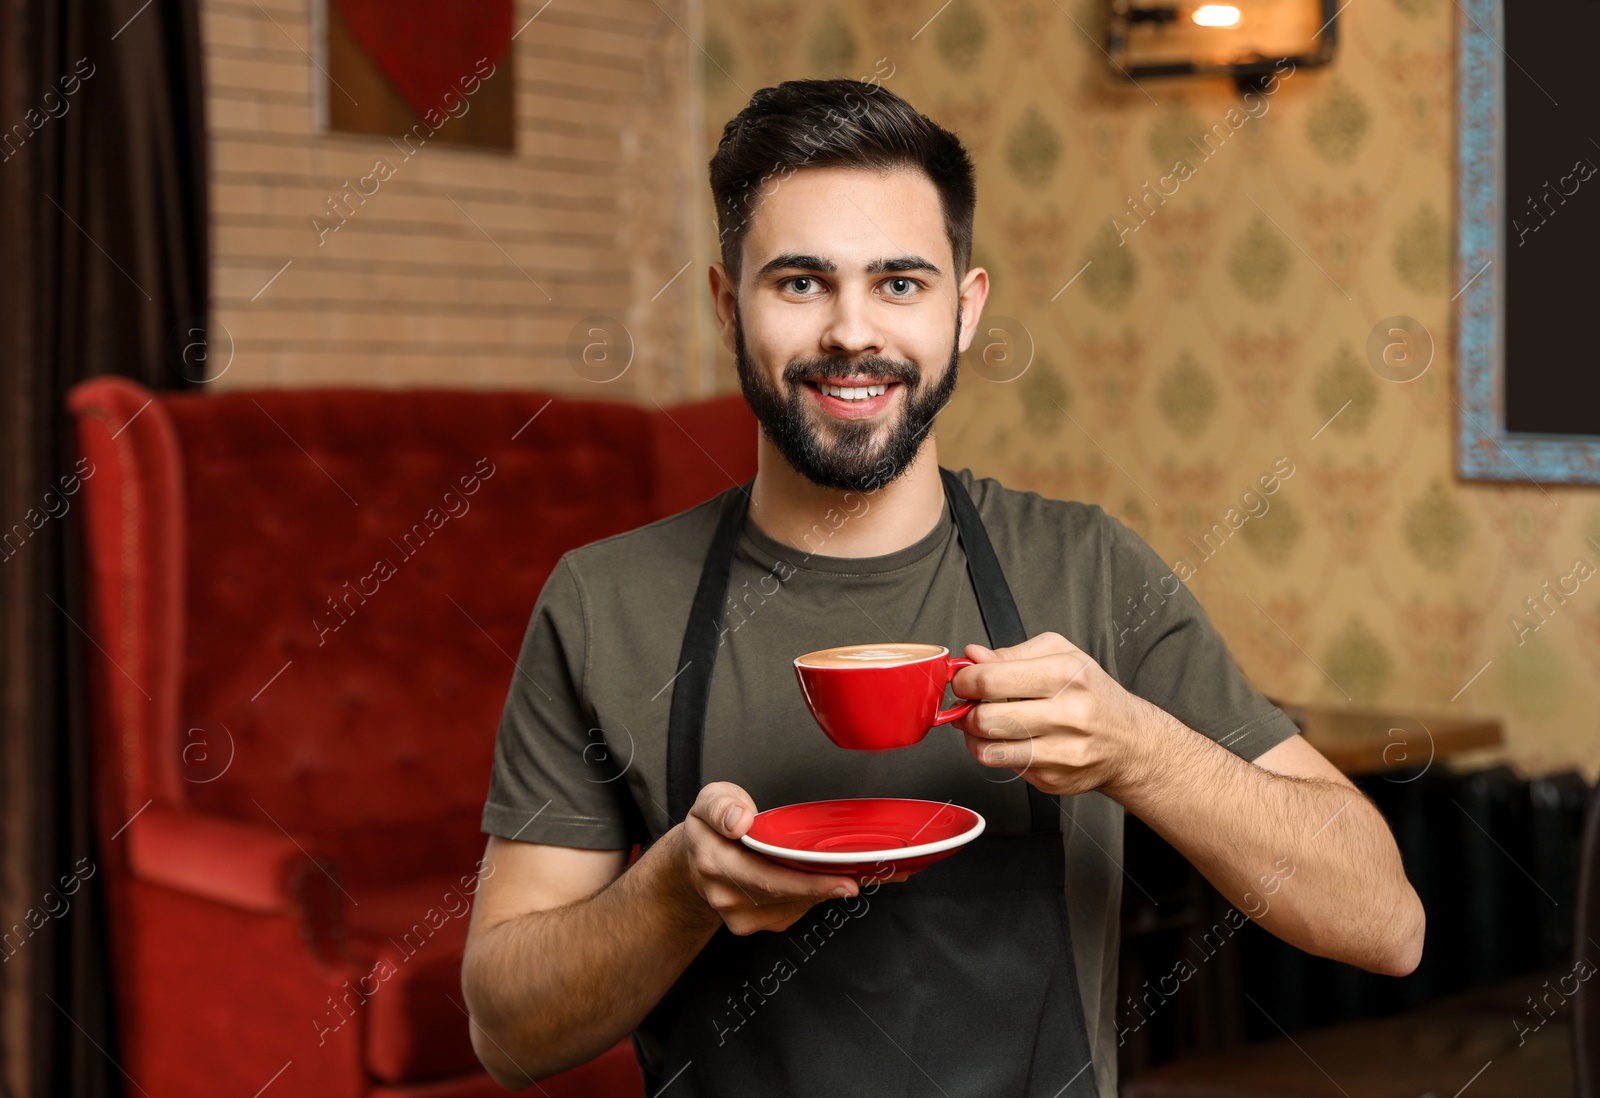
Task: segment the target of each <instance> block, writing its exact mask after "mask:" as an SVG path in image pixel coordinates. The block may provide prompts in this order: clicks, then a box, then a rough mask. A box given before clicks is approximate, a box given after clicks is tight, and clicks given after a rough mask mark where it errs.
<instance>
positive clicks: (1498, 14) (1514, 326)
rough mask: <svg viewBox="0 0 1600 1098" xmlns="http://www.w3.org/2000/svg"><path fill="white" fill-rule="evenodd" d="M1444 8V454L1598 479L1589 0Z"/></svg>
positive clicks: (1499, 474) (1473, 464) (1567, 479)
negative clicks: (1451, 198)
mask: <svg viewBox="0 0 1600 1098" xmlns="http://www.w3.org/2000/svg"><path fill="white" fill-rule="evenodd" d="M1457 8H1458V14H1457V17H1456V22H1457V27H1458V35H1457V53H1456V58H1457V61H1456V66H1457V69H1456V72H1457V92H1456V95H1457V126H1458V142H1457V157H1458V173H1457V180H1458V183H1457V186H1458V192H1457V213H1456V218H1457V234H1456V240H1457V244H1456V261H1457V262H1456V271H1457V280H1456V284H1457V286H1458V287H1459V289H1458V290H1457V293H1456V297H1455V309H1456V351H1457V364H1458V371H1459V373H1458V388H1459V396H1458V398H1457V400H1456V404H1457V408H1458V417H1457V418H1458V430H1457V445H1456V457H1457V466H1458V469H1459V472H1460V475H1461V476H1462V477H1463V478H1464V479H1468V480H1491V481H1533V482H1535V483H1555V484H1600V368H1597V366H1600V350H1597V341H1596V338H1595V335H1594V331H1595V325H1594V319H1595V315H1596V311H1597V310H1596V304H1597V298H1600V294H1597V292H1596V291H1597V288H1600V277H1597V271H1596V256H1597V255H1600V126H1597V125H1596V124H1595V118H1596V117H1597V115H1600V90H1597V88H1596V85H1595V83H1594V77H1593V72H1592V70H1591V69H1590V68H1589V65H1588V62H1589V58H1588V57H1587V54H1588V53H1589V52H1591V51H1592V49H1593V46H1594V43H1595V42H1596V41H1600V4H1596V3H1588V2H1566V3H1559V4H1553V5H1552V4H1506V3H1504V0H1459V3H1458V4H1457Z"/></svg>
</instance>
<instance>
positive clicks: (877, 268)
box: [867, 255, 943, 274]
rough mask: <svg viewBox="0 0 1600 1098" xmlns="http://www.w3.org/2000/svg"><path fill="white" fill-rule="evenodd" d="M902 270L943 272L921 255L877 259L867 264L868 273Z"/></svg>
mask: <svg viewBox="0 0 1600 1098" xmlns="http://www.w3.org/2000/svg"><path fill="white" fill-rule="evenodd" d="M900 271H928V272H929V273H931V274H941V273H943V272H941V271H940V270H939V268H938V267H936V266H935V265H934V264H932V263H929V262H928V261H927V260H926V259H923V258H922V257H921V256H920V255H902V256H896V257H895V258H893V259H875V260H873V261H872V262H871V263H869V264H867V273H868V274H892V273H897V272H900Z"/></svg>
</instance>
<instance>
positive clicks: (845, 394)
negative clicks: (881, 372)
mask: <svg viewBox="0 0 1600 1098" xmlns="http://www.w3.org/2000/svg"><path fill="white" fill-rule="evenodd" d="M817 388H819V389H821V390H822V391H823V392H824V393H826V394H828V395H829V396H831V397H838V398H839V399H840V400H871V399H872V398H873V397H875V396H882V395H883V394H884V393H886V392H888V391H889V386H887V385H865V386H862V387H860V388H855V389H846V388H844V387H843V386H839V385H829V384H827V383H826V382H822V381H819V382H817Z"/></svg>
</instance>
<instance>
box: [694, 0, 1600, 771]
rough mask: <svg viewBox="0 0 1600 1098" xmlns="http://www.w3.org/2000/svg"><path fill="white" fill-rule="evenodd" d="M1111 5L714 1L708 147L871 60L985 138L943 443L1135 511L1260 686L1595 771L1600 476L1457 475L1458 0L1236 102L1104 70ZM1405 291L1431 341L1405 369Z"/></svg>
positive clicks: (705, 46)
mask: <svg viewBox="0 0 1600 1098" xmlns="http://www.w3.org/2000/svg"><path fill="white" fill-rule="evenodd" d="M1101 6H1102V5H1101V4H1100V3H1098V2H1095V0H1060V3H1056V2H1053V0H1042V2H1035V0H988V2H978V0H951V2H950V3H948V4H946V5H945V6H944V7H942V8H941V7H940V6H939V3H938V0H873V2H872V3H869V4H851V3H846V2H843V0H836V2H833V3H822V4H817V5H795V4H790V3H787V2H786V0H715V2H712V3H708V4H706V5H705V7H704V9H703V11H702V12H701V20H702V22H701V25H700V26H699V27H698V28H697V29H698V30H699V32H700V36H699V40H698V42H697V45H698V47H699V49H698V51H697V52H698V54H699V57H700V69H701V72H700V79H701V80H702V81H703V89H704V104H705V107H704V110H705V116H704V121H705V126H704V131H703V136H704V140H705V142H706V147H705V154H706V156H707V157H709V155H710V153H711V152H712V151H713V150H714V148H715V143H716V139H717V137H718V136H719V135H720V133H721V129H722V125H723V123H724V122H725V121H726V120H727V119H728V118H729V117H730V116H731V115H733V114H734V113H735V112H736V111H737V110H738V109H739V108H740V107H741V106H742V105H743V103H744V101H745V99H746V98H747V96H748V93H749V92H752V91H754V90H755V89H757V88H759V87H763V86H765V85H768V84H772V83H776V82H777V81H779V80H782V79H786V78H791V77H800V76H853V77H867V76H870V75H871V74H874V73H876V74H877V75H878V77H879V79H880V80H881V82H882V83H883V84H884V85H885V86H886V87H889V88H891V89H893V90H894V91H896V92H897V93H899V94H901V95H903V96H905V97H906V98H907V99H909V100H910V101H911V102H912V103H914V104H915V105H916V106H918V108H919V109H921V110H922V111H923V112H924V113H927V114H928V115H930V116H931V117H933V118H935V119H936V120H938V121H940V122H941V123H942V124H944V125H946V126H948V127H950V128H952V129H954V130H955V131H956V132H957V133H959V134H960V135H961V137H962V139H963V140H964V141H965V142H966V143H967V144H968V146H969V148H970V149H971V151H972V152H973V154H974V157H975V160H976V162H977V165H978V182H979V209H978V221H977V229H976V243H975V247H974V252H975V257H974V258H975V262H977V263H979V264H981V265H982V266H984V267H986V268H988V269H989V271H990V273H991V276H992V277H993V280H994V292H993V294H992V296H991V298H990V303H989V307H988V311H987V315H986V317H985V319H986V321H988V322H989V323H987V324H986V325H985V331H986V334H985V335H982V336H980V338H979V340H978V341H977V342H976V343H975V346H974V351H973V352H972V353H971V354H969V355H968V356H967V357H966V359H965V360H964V376H963V380H962V383H961V387H960V389H959V390H958V392H957V395H956V398H955V401H954V403H953V405H952V406H951V408H950V409H949V410H948V411H947V412H946V413H945V414H944V415H943V416H942V417H941V419H940V425H939V437H940V442H941V460H942V462H943V464H945V465H948V466H954V467H960V466H963V465H970V466H971V467H972V468H973V469H974V470H976V471H978V472H980V473H982V474H985V475H992V476H996V477H998V478H999V479H1000V480H1001V481H1002V482H1004V483H1006V484H1008V485H1010V486H1012V487H1016V488H1026V489H1033V490H1036V491H1038V492H1041V493H1043V494H1045V495H1048V496H1054V497H1058V498H1069V499H1082V500H1088V501H1093V502H1096V503H1099V504H1101V505H1102V506H1104V507H1105V508H1106V509H1107V510H1108V511H1110V512H1111V513H1112V514H1115V515H1117V516H1118V517H1120V518H1121V519H1123V520H1124V521H1125V522H1127V523H1128V524H1129V525H1131V526H1132V527H1133V528H1134V529H1136V530H1138V531H1139V532H1140V533H1141V534H1142V535H1143V536H1144V537H1145V538H1146V540H1148V541H1149V542H1150V543H1151V545H1152V546H1154V547H1155V549H1156V550H1157V551H1158V552H1159V553H1160V554H1161V555H1162V556H1163V557H1164V558H1165V559H1166V560H1167V561H1169V562H1170V563H1171V564H1172V565H1173V567H1174V568H1175V570H1177V572H1178V574H1179V575H1180V576H1181V577H1183V578H1184V579H1185V580H1186V582H1188V584H1189V586H1190V588H1191V589H1192V590H1193V591H1194V592H1195V594H1196V595H1197V596H1198V597H1199V598H1200V600H1201V602H1202V603H1203V604H1204V605H1205V607H1206V609H1207V611H1208V612H1209V613H1210V614H1211V616H1212V618H1213V620H1215V621H1216V623H1217V624H1218V626H1219V628H1220V629H1221V630H1222V632H1223V633H1224V635H1225V636H1226V637H1227V639H1228V642H1229V644H1230V646H1231V647H1232V649H1233V651H1234V654H1235V655H1236V657H1237V658H1238V660H1239V662H1240V664H1241V665H1242V666H1243V668H1244V669H1245V671H1246V672H1247V673H1248V674H1249V675H1250V676H1251V677H1252V679H1253V680H1254V681H1255V682H1256V684H1257V686H1258V687H1259V688H1261V689H1263V690H1264V691H1266V692H1268V693H1271V694H1273V695H1275V696H1280V697H1284V698H1288V699H1292V700H1295V701H1300V702H1313V703H1318V704H1338V705H1359V706H1378V707H1384V708H1392V709H1395V710H1398V711H1401V712H1405V713H1409V714H1415V715H1418V716H1424V717H1426V716H1427V715H1430V714H1482V715H1493V716H1497V717H1499V718H1501V719H1502V720H1503V721H1504V722H1505V725H1506V736H1507V743H1506V749H1505V752H1504V754H1505V755H1506V756H1507V757H1509V758H1510V759H1511V760H1512V761H1513V763H1514V764H1515V765H1517V766H1519V767H1520V768H1522V769H1524V770H1526V771H1529V772H1539V771H1544V770H1547V769H1551V768H1557V767H1562V766H1573V765H1575V766H1579V767H1580V768H1582V769H1584V770H1585V772H1586V773H1587V774H1588V776H1589V777H1590V778H1593V777H1594V776H1595V769H1596V761H1597V760H1600V582H1589V581H1590V580H1591V579H1592V578H1593V577H1594V576H1595V575H1596V572H1595V567H1596V565H1600V491H1596V490H1595V489H1584V488H1560V487H1540V486H1537V485H1533V484H1529V483H1520V484H1515V483H1514V484H1505V485H1491V484H1479V483H1473V484H1468V483H1463V482H1461V481H1459V480H1458V479H1457V478H1456V477H1455V475H1454V454H1453V446H1454V429H1453V423H1454V417H1455V414H1456V406H1455V403H1454V396H1453V389H1452V383H1453V362H1452V359H1453V349H1452V346H1451V343H1452V338H1453V337H1452V297H1453V295H1455V294H1456V293H1457V292H1458V290H1459V289H1460V288H1461V287H1460V284H1459V283H1460V281H1462V280H1464V279H1465V278H1466V277H1470V272H1468V273H1467V274H1466V275H1459V274H1458V272H1456V271H1455V270H1454V262H1453V258H1452V255H1453V253H1452V239H1453V236H1452V219H1453V214H1454V208H1453V197H1452V196H1453V193H1454V181H1455V171H1454V167H1453V156H1454V137H1453V124H1454V108H1453V97H1454V85H1455V81H1454V74H1453V64H1454V20H1455V18H1456V11H1457V9H1456V6H1455V5H1454V4H1453V3H1451V2H1450V0H1359V2H1357V3H1353V4H1350V5H1348V6H1347V7H1346V8H1345V9H1344V12H1343V14H1342V15H1341V17H1340V23H1339V33H1340V43H1339V52H1338V57H1337V59H1336V61H1335V62H1334V63H1333V64H1332V65H1331V66H1329V67H1327V68H1324V69H1320V70H1308V69H1302V70H1299V71H1296V72H1293V73H1292V74H1288V75H1286V76H1284V77H1282V78H1280V80H1279V82H1278V83H1277V84H1276V85H1275V86H1274V87H1273V89H1272V91H1271V92H1270V93H1267V94H1261V95H1257V96H1254V97H1252V98H1249V99H1242V98H1241V97H1240V95H1239V93H1238V92H1237V91H1236V90H1235V89H1234V88H1233V87H1232V86H1231V85H1230V84H1228V83H1227V82H1224V81H1190V82H1185V81H1157V80H1151V81H1142V82H1141V84H1142V86H1140V87H1135V86H1132V85H1129V84H1127V83H1125V82H1119V81H1117V80H1113V79H1112V78H1111V77H1110V76H1109V75H1108V72H1109V65H1108V63H1107V60H1106V58H1105V55H1104V54H1103V52H1102V50H1101V48H1100V46H1099V44H1098V43H1099V41H1100V40H1101V32H1100V27H1101V16H1100V8H1101ZM1180 162H1181V163H1180ZM701 185H702V187H703V183H702V184H701ZM699 197H700V200H701V201H702V202H703V204H704V207H705V211H704V214H703V216H702V218H701V226H702V230H703V234H704V235H705V237H706V240H707V243H705V244H704V245H703V250H704V252H705V254H709V253H710V251H711V247H712V245H713V244H714V239H715V238H714V235H712V230H711V229H710V228H709V223H710V213H709V207H710V202H709V197H708V196H707V195H706V193H705V192H704V191H702V193H701V195H700V196H699ZM1393 317H1409V318H1413V319H1414V320H1415V321H1416V322H1417V323H1419V324H1420V326H1421V328H1420V329H1419V330H1425V332H1426V333H1427V334H1428V336H1431V339H1432V340H1433V341H1434V342H1435V345H1436V349H1435V352H1434V355H1433V357H1432V360H1431V363H1430V364H1429V365H1428V368H1427V369H1426V370H1424V371H1423V372H1422V373H1421V375H1420V376H1417V377H1414V378H1411V379H1409V380H1406V379H1405V378H1406V377H1408V376H1409V374H1411V373H1414V372H1415V371H1414V370H1409V371H1405V370H1398V371H1397V370H1396V369H1394V368H1392V367H1393V363H1392V361H1391V362H1390V363H1389V364H1388V365H1386V364H1385V361H1384V358H1383V355H1384V344H1385V343H1386V342H1387V341H1386V339H1385V338H1384V337H1383V334H1382V333H1384V332H1387V331H1389V330H1390V328H1392V327H1393V326H1394V323H1395V322H1393V321H1391V320H1390V319H1389V318H1393ZM700 323H701V324H702V326H703V325H704V317H703V316H702V318H701V321H700ZM701 330H704V328H703V327H702V329H701ZM1374 331H1377V332H1378V333H1379V334H1378V336H1377V337H1376V338H1375V340H1373V341H1371V342H1369V337H1372V335H1373V333H1374ZM1424 338H1426V337H1424ZM986 341H987V343H988V344H989V345H988V347H987V349H986V348H985V347H984V346H983V345H984V344H985V343H986ZM1030 344H1031V346H1032V353H1031V358H1030V357H1029V351H1028V348H1029V345H1030ZM1391 353H1392V352H1391ZM1008 355H1011V356H1013V357H1011V358H1009V359H1008V357H1007V356H1008ZM986 356H987V357H986ZM1023 362H1026V368H1025V369H1023V370H1022V372H1021V373H1020V375H1019V374H1017V369H1018V368H1020V367H1021V365H1022V363H1023ZM711 387H712V388H715V389H718V390H729V391H731V390H734V389H736V388H737V383H736V380H735V378H734V374H733V367H732V363H731V359H727V358H726V356H724V360H723V361H720V362H718V363H717V364H716V369H715V372H714V381H712V382H711ZM1266 485H1270V486H1271V487H1272V490H1271V491H1270V492H1269V491H1267V490H1266V487H1265V486H1266ZM1208 534H1209V536H1207V535H1208ZM1488 754H1489V756H1491V757H1492V756H1493V755H1494V754H1496V753H1492V752H1491V753H1488ZM1483 757H1484V756H1482V755H1480V760H1481V758H1483ZM1475 761H1476V760H1475Z"/></svg>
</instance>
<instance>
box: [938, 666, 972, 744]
mask: <svg viewBox="0 0 1600 1098" xmlns="http://www.w3.org/2000/svg"><path fill="white" fill-rule="evenodd" d="M945 662H946V664H947V665H948V666H947V667H946V670H945V678H944V681H945V685H946V686H948V685H949V684H950V680H951V679H953V678H955V677H956V672H957V671H959V670H961V669H962V668H963V667H971V666H973V665H974V664H975V663H976V662H977V661H976V660H969V659H967V658H966V657H965V656H951V657H949V658H948V659H946V661H945ZM977 704H978V699H976V698H972V699H968V700H966V701H962V702H958V703H957V704H955V705H953V706H951V707H950V708H949V709H941V710H939V712H937V713H935V714H934V716H933V724H934V727H937V726H939V725H941V724H949V723H950V722H951V721H954V720H960V719H961V718H962V717H964V716H966V715H967V714H968V713H970V712H972V707H973V706H975V705H977Z"/></svg>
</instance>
